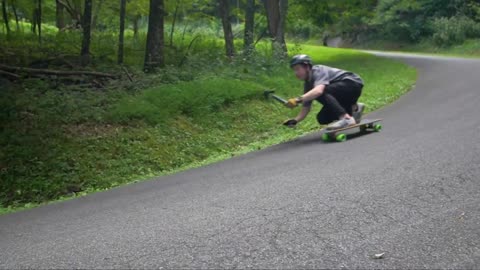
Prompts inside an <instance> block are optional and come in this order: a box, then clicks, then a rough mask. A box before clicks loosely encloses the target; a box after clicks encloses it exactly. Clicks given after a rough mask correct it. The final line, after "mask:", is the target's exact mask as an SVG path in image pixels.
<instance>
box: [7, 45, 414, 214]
mask: <svg viewBox="0 0 480 270" xmlns="http://www.w3.org/2000/svg"><path fill="white" fill-rule="evenodd" d="M202 44H203V45H202ZM202 44H199V45H198V47H197V48H196V50H198V51H216V50H217V49H218V50H219V51H220V52H222V51H223V50H222V48H221V43H218V42H214V41H208V40H204V42H203V43H202ZM201 46H207V48H209V49H207V48H205V47H201ZM99 48H100V47H99ZM202 48H203V49H204V50H202ZM268 48H269V45H268V44H265V45H262V44H260V45H259V47H258V50H259V51H260V52H259V54H261V55H265V54H268V53H269V51H268ZM66 50H68V49H66ZM290 51H291V52H293V53H296V52H304V53H308V54H310V55H311V56H312V57H313V59H314V60H315V62H316V63H321V64H326V65H332V66H335V67H339V68H344V69H348V70H351V71H354V72H356V73H358V74H360V75H361V76H362V77H363V78H364V80H365V82H366V86H365V88H364V94H363V95H362V97H361V101H362V102H365V103H367V104H368V107H367V108H368V110H374V109H377V108H379V107H381V106H384V105H385V104H388V103H390V102H392V101H394V100H395V99H396V98H398V97H399V96H400V95H402V94H403V93H405V92H406V91H408V89H410V87H411V85H412V84H413V83H414V81H415V79H416V71H415V70H414V69H413V68H411V67H409V66H406V65H404V64H402V63H399V62H395V61H392V60H389V59H384V58H378V57H375V56H372V55H369V54H365V53H361V52H356V51H353V50H345V49H331V48H324V47H319V46H311V45H304V46H300V47H299V46H293V45H292V46H290ZM209 57H210V56H209ZM259 59H260V60H259ZM259 59H257V60H255V61H251V60H249V59H236V60H235V61H233V62H232V63H230V64H225V63H223V62H222V61H213V62H209V64H208V65H207V66H205V65H203V66H202V65H201V64H200V62H198V61H196V60H197V59H196V58H195V57H193V56H192V57H189V59H188V62H187V64H186V66H187V67H185V69H177V68H174V67H172V68H169V69H167V70H166V71H164V73H162V74H161V75H160V76H159V78H161V81H162V84H158V83H157V81H158V78H157V77H148V78H145V79H144V80H141V81H140V82H138V83H136V84H138V85H140V86H146V87H147V88H146V89H143V90H138V88H140V87H139V86H135V87H133V90H132V89H130V88H131V86H128V87H121V88H118V87H116V85H113V87H109V88H107V89H105V90H104V91H89V90H82V89H76V88H71V89H70V88H69V89H68V91H66V90H65V89H64V88H54V87H52V85H51V84H49V83H47V82H44V81H41V80H37V79H34V80H26V81H25V82H24V83H23V84H22V85H21V87H18V86H11V85H10V86H9V87H6V88H5V90H3V91H1V92H0V105H1V106H0V108H1V109H0V123H2V129H0V146H1V151H0V179H1V181H0V204H1V205H2V208H0V213H7V212H12V211H17V210H19V209H25V208H30V207H34V206H37V205H40V204H44V203H47V202H49V201H56V200H64V199H69V198H74V197H78V196H83V195H85V194H88V193H92V192H97V191H102V190H106V189H109V188H112V187H116V186H119V185H124V184H127V183H132V182H136V181H141V180H145V179H151V178H152V177H155V176H160V175H166V174H171V173H174V172H178V171H180V170H185V169H188V168H193V167H198V166H201V165H205V164H208V163H211V162H215V161H219V160H222V159H225V158H229V157H231V156H233V155H237V154H241V153H246V152H249V151H253V150H258V149H262V148H265V147H267V146H269V145H273V144H277V143H280V142H284V141H287V140H290V139H293V138H295V137H297V136H300V135H302V134H305V133H308V132H311V131H315V130H318V128H319V127H318V125H317V123H316V122H315V117H314V116H310V117H309V118H308V119H307V120H306V121H304V122H302V123H301V125H300V126H299V127H298V128H297V129H294V130H292V129H286V128H283V127H282V126H281V123H282V121H283V120H285V119H287V118H289V117H292V116H294V115H295V114H296V113H297V111H298V110H288V109H285V108H283V107H282V106H279V105H278V104H276V103H272V102H266V101H264V100H263V97H262V93H263V90H264V89H276V91H277V93H278V94H280V95H282V96H285V97H292V96H298V95H299V94H300V93H301V89H302V83H301V82H299V81H297V80H296V79H295V78H294V76H293V74H292V73H291V71H290V69H289V68H288V66H287V64H286V63H282V62H278V61H274V60H269V59H268V58H265V57H261V58H259ZM203 64H204V63H203ZM192 67H195V68H192ZM189 68H190V69H189ZM185 70H187V71H188V72H186V71H185ZM165 78H173V79H170V80H167V81H168V82H169V83H165ZM146 81H149V82H148V83H147V82H146ZM152 81H153V82H152ZM319 109H320V106H319V105H318V104H315V105H314V110H316V111H318V110H319Z"/></svg>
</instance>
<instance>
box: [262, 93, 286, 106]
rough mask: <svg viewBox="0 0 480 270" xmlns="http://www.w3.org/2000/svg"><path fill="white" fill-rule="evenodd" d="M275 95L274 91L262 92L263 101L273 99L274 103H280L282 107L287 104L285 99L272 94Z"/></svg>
mask: <svg viewBox="0 0 480 270" xmlns="http://www.w3.org/2000/svg"><path fill="white" fill-rule="evenodd" d="M273 93H275V90H265V91H263V95H264V96H265V99H268V98H269V97H272V98H273V99H275V100H276V101H278V102H280V103H282V104H283V105H285V104H287V103H288V101H286V100H285V99H283V98H281V97H279V96H277V95H275V94H273Z"/></svg>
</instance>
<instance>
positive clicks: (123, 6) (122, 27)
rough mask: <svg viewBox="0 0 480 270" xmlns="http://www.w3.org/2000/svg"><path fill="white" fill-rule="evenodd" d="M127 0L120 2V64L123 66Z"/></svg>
mask: <svg viewBox="0 0 480 270" xmlns="http://www.w3.org/2000/svg"><path fill="white" fill-rule="evenodd" d="M126 5H127V0H120V34H119V35H118V36H119V38H118V63H119V64H123V37H124V33H125V9H126Z"/></svg>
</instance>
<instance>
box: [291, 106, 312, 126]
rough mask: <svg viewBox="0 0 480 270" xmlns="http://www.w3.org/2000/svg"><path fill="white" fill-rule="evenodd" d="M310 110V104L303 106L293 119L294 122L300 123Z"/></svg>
mask: <svg viewBox="0 0 480 270" xmlns="http://www.w3.org/2000/svg"><path fill="white" fill-rule="evenodd" d="M311 108H312V106H311V103H310V104H309V105H308V106H305V104H304V106H303V107H302V110H301V111H300V113H299V114H298V115H297V117H295V120H297V122H300V121H302V120H303V119H305V117H307V115H308V113H309V112H310V109H311Z"/></svg>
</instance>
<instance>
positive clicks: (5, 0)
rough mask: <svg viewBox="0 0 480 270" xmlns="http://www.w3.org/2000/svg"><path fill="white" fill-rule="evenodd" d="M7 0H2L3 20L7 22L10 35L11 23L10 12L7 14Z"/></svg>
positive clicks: (6, 25)
mask: <svg viewBox="0 0 480 270" xmlns="http://www.w3.org/2000/svg"><path fill="white" fill-rule="evenodd" d="M6 2H7V0H2V14H3V21H4V22H5V27H6V29H7V36H9V35H10V25H9V24H8V14H7V3H6Z"/></svg>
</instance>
